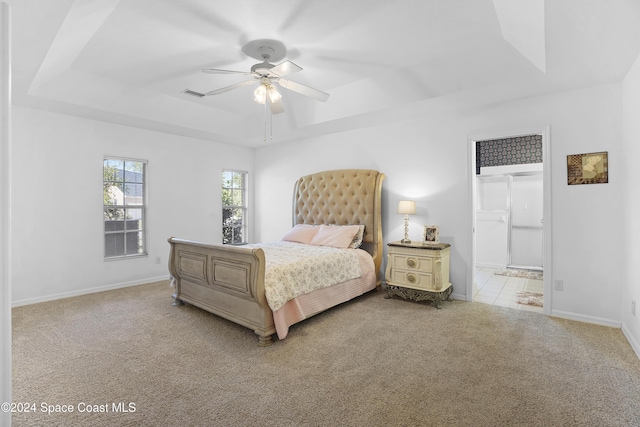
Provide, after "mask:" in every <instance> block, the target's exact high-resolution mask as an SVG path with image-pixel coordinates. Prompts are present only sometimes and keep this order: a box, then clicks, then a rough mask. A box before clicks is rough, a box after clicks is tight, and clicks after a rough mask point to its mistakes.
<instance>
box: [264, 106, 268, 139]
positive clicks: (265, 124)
mask: <svg viewBox="0 0 640 427" xmlns="http://www.w3.org/2000/svg"><path fill="white" fill-rule="evenodd" d="M264 140H265V141H266V140H267V103H266V102H265V103H264Z"/></svg>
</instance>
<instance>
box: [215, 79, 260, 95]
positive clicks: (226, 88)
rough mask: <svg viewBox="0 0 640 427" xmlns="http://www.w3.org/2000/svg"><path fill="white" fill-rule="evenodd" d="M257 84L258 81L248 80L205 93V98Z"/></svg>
mask: <svg viewBox="0 0 640 427" xmlns="http://www.w3.org/2000/svg"><path fill="white" fill-rule="evenodd" d="M255 83H258V81H257V80H247V81H244V82H240V83H236V84H234V85H231V86H226V87H223V88H220V89H216V90H212V91H210V92H207V93H205V94H204V95H203V96H209V95H219V94H221V93H224V92H228V91H230V90H233V89H237V88H239V87H243V86H249V85H252V84H255Z"/></svg>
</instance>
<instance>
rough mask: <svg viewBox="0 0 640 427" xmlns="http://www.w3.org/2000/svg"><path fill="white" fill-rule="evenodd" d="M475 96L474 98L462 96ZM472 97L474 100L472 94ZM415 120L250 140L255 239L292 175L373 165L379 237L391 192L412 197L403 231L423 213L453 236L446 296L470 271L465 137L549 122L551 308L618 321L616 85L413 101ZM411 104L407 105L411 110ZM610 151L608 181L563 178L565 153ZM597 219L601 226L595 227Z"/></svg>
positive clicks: (391, 226)
mask: <svg viewBox="0 0 640 427" xmlns="http://www.w3.org/2000/svg"><path fill="white" fill-rule="evenodd" d="M472 101H477V100H472ZM471 104H473V102H472V103H471ZM422 108H424V116H423V117H420V118H419V119H415V120H408V121H405V122H400V123H392V124H387V125H381V126H378V127H370V128H366V129H359V130H353V131H349V132H343V133H340V134H334V135H330V136H326V137H323V138H316V139H311V140H306V141H299V142H292V143H282V144H273V145H270V146H266V147H263V148H260V149H257V150H256V156H255V159H256V164H255V183H256V184H255V188H256V193H255V194H256V200H255V203H256V209H257V211H258V212H260V216H259V217H258V218H257V220H256V238H257V239H258V240H263V241H272V240H278V239H279V238H280V237H281V236H282V235H283V234H284V233H285V232H286V231H287V229H288V228H289V227H290V226H291V195H292V188H293V183H294V182H295V180H296V179H297V178H298V177H299V176H300V175H303V174H307V173H312V172H316V171H321V170H325V169H340V168H371V169H378V170H380V171H382V172H384V173H385V174H386V175H387V179H386V181H385V183H384V190H383V216H384V218H383V227H384V237H385V243H386V242H389V241H393V240H399V239H400V238H401V237H402V233H403V231H402V216H401V215H398V214H397V213H396V207H397V201H398V200H400V199H403V198H413V199H416V200H417V205H418V212H417V215H415V216H413V217H411V223H410V238H411V239H416V240H417V239H420V238H421V230H422V226H423V225H424V224H436V225H439V226H440V235H441V240H442V241H443V242H447V243H450V244H451V245H452V253H451V282H452V284H453V286H454V295H456V296H457V297H459V298H466V297H467V295H466V282H467V280H470V278H469V277H468V276H469V275H470V271H471V265H470V263H471V259H470V254H471V244H472V243H471V242H472V239H471V216H470V215H471V214H470V209H471V204H470V188H469V183H470V178H469V174H470V169H471V166H470V165H469V162H468V156H469V151H468V139H467V138H468V137H469V136H470V135H475V134H484V133H490V132H497V133H501V132H503V131H504V130H508V129H515V130H517V129H522V128H531V127H544V126H545V125H550V134H551V138H550V140H551V142H550V145H551V159H552V161H551V165H547V167H551V168H552V169H551V174H552V200H553V215H552V216H553V218H552V220H551V224H552V227H553V233H554V234H553V236H554V238H553V265H552V269H551V271H548V270H549V269H547V271H545V273H547V274H552V275H553V278H555V279H562V280H564V291H562V292H559V291H554V293H553V295H552V300H553V301H552V314H554V315H557V316H562V317H568V318H574V319H578V320H585V321H590V322H594V323H601V324H608V325H612V326H620V321H621V313H620V294H621V292H622V284H621V279H622V273H621V272H622V267H623V260H622V258H621V257H620V256H619V252H618V251H617V250H616V249H615V248H619V247H620V244H621V238H620V236H621V235H622V231H623V228H622V225H621V223H622V221H621V220H622V214H621V212H620V211H619V210H618V209H614V208H612V207H615V206H620V205H621V203H622V199H623V186H622V179H621V173H622V167H621V148H622V146H621V85H620V84H613V85H606V86H599V87H592V88H586V89H582V90H577V91H573V92H568V93H561V94H555V95H549V96H544V97H537V98H530V99H523V100H519V101H515V102H509V103H504V104H499V105H492V106H486V107H484V108H469V109H466V110H463V109H458V110H451V109H450V110H449V111H444V109H443V111H442V112H438V109H437V108H434V107H433V105H423V104H417V105H416V109H422ZM416 116H418V117H419V114H417V115H416V114H414V117H416ZM603 150H607V151H608V152H609V162H610V165H611V166H612V168H611V171H610V182H609V184H606V185H603V184H600V185H583V186H571V188H569V186H567V181H566V156H567V155H568V154H578V153H587V152H593V151H603ZM598 230H603V232H599V231H598Z"/></svg>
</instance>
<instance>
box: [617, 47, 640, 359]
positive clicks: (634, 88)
mask: <svg viewBox="0 0 640 427" xmlns="http://www.w3.org/2000/svg"><path fill="white" fill-rule="evenodd" d="M622 87H623V92H622V118H623V119H622V140H623V141H624V148H623V156H622V160H621V163H622V164H623V165H624V170H625V172H626V173H625V175H623V177H621V180H623V182H624V192H623V198H622V203H621V206H622V208H623V212H624V215H625V218H624V219H625V220H624V225H625V227H624V234H623V235H622V236H624V238H625V245H624V246H622V247H621V250H620V252H619V253H620V256H621V257H622V259H623V262H624V273H623V280H622V283H623V288H622V292H621V295H622V298H621V306H622V309H621V313H622V330H623V332H624V334H625V335H626V336H627V338H628V339H629V342H630V343H631V345H632V346H633V348H634V349H635V352H636V354H637V355H638V357H640V305H639V304H640V280H639V279H638V269H637V268H636V267H637V266H638V260H640V247H638V242H639V241H640V221H638V217H639V215H638V212H640V192H639V191H638V178H637V176H635V173H636V171H637V170H638V166H637V163H638V159H640V121H638V117H640V56H638V58H637V59H636V61H635V64H634V65H633V67H632V68H631V70H630V71H629V73H628V74H627V76H626V78H625V79H624V82H623V86H622ZM631 301H636V315H635V316H633V315H632V314H631Z"/></svg>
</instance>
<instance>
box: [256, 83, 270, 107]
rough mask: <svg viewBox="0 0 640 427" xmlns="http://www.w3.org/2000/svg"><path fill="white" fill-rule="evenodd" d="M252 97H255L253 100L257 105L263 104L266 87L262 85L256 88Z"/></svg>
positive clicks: (265, 100) (265, 98)
mask: <svg viewBox="0 0 640 427" xmlns="http://www.w3.org/2000/svg"><path fill="white" fill-rule="evenodd" d="M253 95H254V96H255V98H254V99H253V100H254V101H256V102H257V103H258V104H264V103H265V102H267V88H266V86H265V85H263V84H261V85H260V86H258V87H257V88H256V90H255V91H253Z"/></svg>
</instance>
